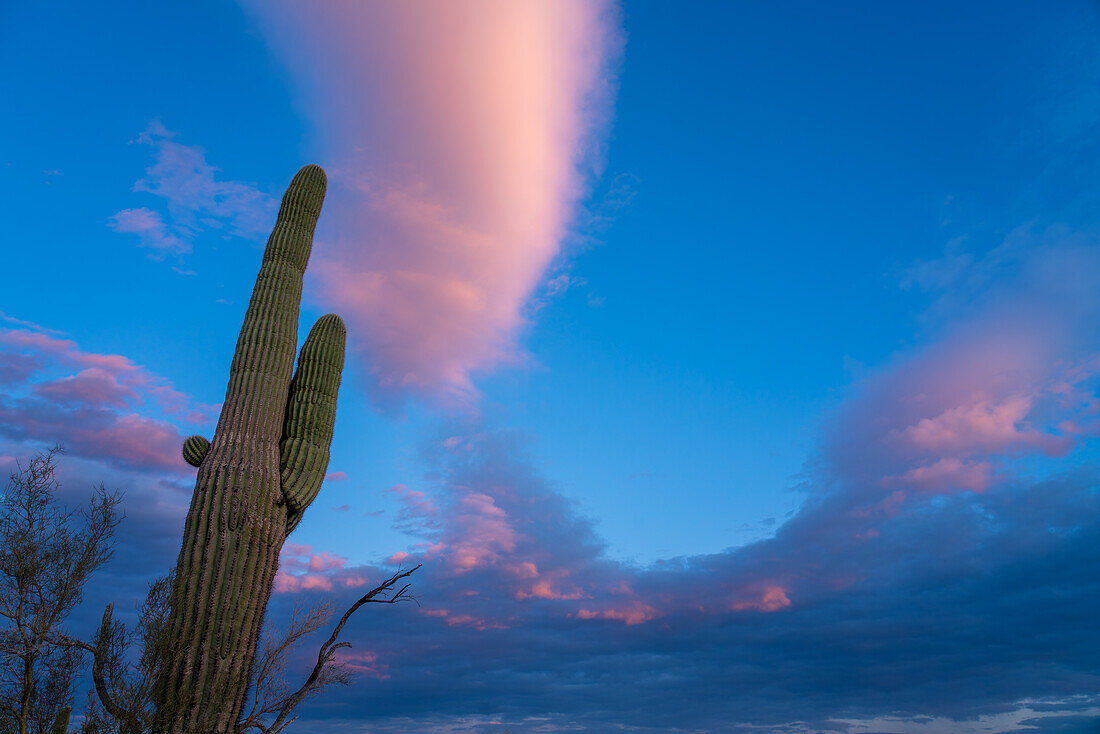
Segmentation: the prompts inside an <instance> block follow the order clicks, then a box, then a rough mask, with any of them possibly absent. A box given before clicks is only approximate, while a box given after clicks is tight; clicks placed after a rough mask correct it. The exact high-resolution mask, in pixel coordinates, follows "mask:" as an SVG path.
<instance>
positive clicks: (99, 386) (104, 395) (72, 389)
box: [34, 367, 138, 408]
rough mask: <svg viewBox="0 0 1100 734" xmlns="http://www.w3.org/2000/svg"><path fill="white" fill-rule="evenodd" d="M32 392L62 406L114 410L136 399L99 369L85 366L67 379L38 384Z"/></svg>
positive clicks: (115, 378)
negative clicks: (88, 406)
mask: <svg viewBox="0 0 1100 734" xmlns="http://www.w3.org/2000/svg"><path fill="white" fill-rule="evenodd" d="M34 391H35V392H36V393H37V394H39V395H42V396H44V397H47V398H50V399H53V400H57V401H59V402H63V403H85V404H88V405H110V406H114V407H116V408H124V407H126V403H127V401H130V400H136V399H138V394H137V393H136V392H134V391H133V390H132V389H130V388H129V387H126V386H125V385H123V384H121V383H120V382H119V381H118V378H117V377H116V376H115V375H113V374H111V373H110V372H108V371H107V370H104V369H101V368H99V367H89V368H88V369H86V370H81V371H80V372H78V373H77V374H75V375H70V376H69V377H62V378H60V379H57V380H51V381H49V382H42V383H38V384H37V385H35V386H34Z"/></svg>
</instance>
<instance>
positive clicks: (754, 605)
mask: <svg viewBox="0 0 1100 734" xmlns="http://www.w3.org/2000/svg"><path fill="white" fill-rule="evenodd" d="M790 605H791V600H790V599H789V598H787V590H786V589H784V588H783V587H782V586H768V587H766V588H765V589H764V591H763V592H762V593H761V594H760V596H759V597H758V598H756V599H748V600H745V601H738V602H734V603H733V604H732V605H731V606H730V608H731V609H733V610H734V611H744V610H746V609H755V610H756V611H758V612H777V611H779V610H780V609H786V608H787V607H789V606H790Z"/></svg>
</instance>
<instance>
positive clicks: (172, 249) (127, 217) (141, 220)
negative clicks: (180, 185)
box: [107, 207, 191, 260]
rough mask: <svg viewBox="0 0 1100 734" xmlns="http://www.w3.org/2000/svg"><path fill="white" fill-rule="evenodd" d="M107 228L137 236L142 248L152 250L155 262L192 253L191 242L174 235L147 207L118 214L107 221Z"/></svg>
mask: <svg viewBox="0 0 1100 734" xmlns="http://www.w3.org/2000/svg"><path fill="white" fill-rule="evenodd" d="M107 226H109V227H110V228H111V229H113V230H114V231H115V232H122V233H124V234H134V235H137V237H138V242H139V244H140V246H141V247H147V248H149V249H150V250H152V253H151V254H150V255H149V256H150V257H151V258H153V259H154V260H163V259H164V258H165V256H167V255H186V254H187V253H189V252H191V243H190V242H187V241H186V240H184V239H182V238H180V237H178V236H176V235H175V234H173V233H172V231H171V230H170V229H169V228H168V225H167V224H165V223H164V219H163V218H162V217H161V215H160V214H159V213H157V212H155V211H152V210H150V209H146V208H145V207H141V208H139V209H123V210H122V211H119V212H116V213H115V214H113V215H111V217H110V219H108V220H107Z"/></svg>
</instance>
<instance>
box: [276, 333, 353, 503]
mask: <svg viewBox="0 0 1100 734" xmlns="http://www.w3.org/2000/svg"><path fill="white" fill-rule="evenodd" d="M346 334H347V332H346V330H345V328H344V322H343V321H341V320H340V317H339V316H337V315H336V314H327V315H325V316H322V317H321V318H320V319H318V320H317V323H316V324H314V326H313V328H312V329H311V330H310V332H309V336H308V337H306V341H305V344H303V345H302V352H301V354H300V355H299V356H298V370H297V372H295V374H294V379H293V380H291V383H290V395H289V398H288V399H287V405H286V420H285V422H284V424H283V440H282V442H281V443H280V454H281V474H280V478H281V483H282V487H283V497H284V499H285V500H286V504H287V513H288V515H289V516H291V517H293V518H294V520H295V525H296V524H297V520H298V519H299V518H300V517H301V513H302V512H304V511H305V509H306V507H308V506H309V504H310V503H311V502H313V499H314V498H315V497H316V496H317V492H318V491H320V489H321V482H323V481H324V479H325V470H326V469H327V468H328V460H329V445H330V444H331V443H332V428H333V424H334V423H335V421H336V396H337V393H338V392H339V390H340V373H341V371H342V370H343V367H344V341H345V338H346Z"/></svg>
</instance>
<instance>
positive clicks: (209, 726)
mask: <svg viewBox="0 0 1100 734" xmlns="http://www.w3.org/2000/svg"><path fill="white" fill-rule="evenodd" d="M324 192H325V175H324V172H323V171H322V170H321V169H320V168H319V167H317V166H307V167H305V168H303V169H302V170H301V171H299V172H298V174H297V175H296V176H295V177H294V181H293V182H292V183H291V185H290V188H289V189H288V190H287V192H286V195H285V196H284V197H283V202H282V207H281V208H280V210H279V215H278V219H277V221H276V224H275V228H274V230H273V231H272V233H271V237H270V239H269V240H268V244H267V249H266V251H265V253H264V258H263V264H262V265H261V267H260V272H259V275H258V276H257V278H256V285H255V288H254V289H253V292H252V299H251V301H250V302H249V306H248V310H247V312H246V313H245V318H244V324H243V326H242V327H241V333H240V336H239V337H238V339H237V347H236V352H235V354H234V356H233V362H232V365H231V367H230V374H229V383H228V386H227V388H226V394H225V402H224V403H223V405H222V411H221V417H220V418H219V420H218V427H217V430H216V431H215V433H214V439H213V441H212V442H211V443H209V444H207V443H206V442H205V440H204V439H202V438H200V437H192V438H190V439H188V440H187V442H186V443H185V444H184V449H183V451H184V457H185V458H186V459H187V461H188V462H189V463H191V464H195V465H197V466H198V467H199V471H198V477H197V479H196V484H195V492H194V495H193V496H192V499H191V507H190V509H189V511H188V513H187V520H186V524H185V527H184V534H183V545H182V548H181V550H180V555H179V560H178V562H177V566H176V576H175V587H174V589H173V594H172V611H171V616H170V620H169V623H168V629H169V634H170V639H171V640H172V642H173V644H174V647H175V652H174V655H173V658H172V664H171V665H170V666H167V667H166V669H165V670H164V671H162V673H161V675H160V677H159V679H158V682H157V686H156V689H155V696H156V705H157V719H158V720H157V724H156V730H157V731H158V732H164V733H165V734H196V733H197V732H204V733H205V732H232V731H233V730H234V728H235V725H236V722H237V719H238V717H239V715H240V712H241V710H242V708H243V706H244V700H245V695H246V694H247V692H248V688H249V684H250V680H251V674H252V664H253V658H254V656H255V652H256V645H257V642H258V640H259V635H260V628H261V626H262V624H263V618H264V612H265V610H266V608H267V602H268V599H269V597H270V595H271V587H272V584H273V583H274V579H275V573H276V571H277V568H278V560H279V551H280V549H281V548H282V545H283V542H284V541H285V539H286V535H287V533H288V532H289V531H290V530H291V529H293V526H294V525H295V524H297V521H298V519H299V518H300V517H301V513H302V512H303V511H304V509H305V506H306V505H308V503H309V501H311V500H312V499H313V497H314V496H315V495H316V493H317V489H318V488H319V487H320V482H321V479H322V478H323V476H324V472H325V469H326V467H327V464H328V450H329V448H328V447H329V441H330V440H331V437H332V422H333V420H334V418H335V407H336V392H337V388H338V386H339V380H340V369H341V367H342V365H343V356H344V328H343V323H342V322H341V321H340V320H339V318H338V317H335V316H331V315H330V316H326V317H323V318H322V319H321V320H320V321H318V323H317V325H316V326H315V327H314V328H313V330H312V331H311V332H310V336H309V338H308V339H307V340H306V345H305V346H304V347H303V349H302V356H301V357H300V358H299V365H298V374H297V375H295V376H294V378H293V381H292V379H291V376H292V371H293V368H294V351H295V346H296V344H297V335H298V305H299V301H300V299H301V293H302V275H303V272H304V271H305V268H306V264H307V262H308V260H309V253H310V249H311V247H312V242H313V228H314V225H315V224H316V221H317V217H318V215H319V214H320V209H321V203H322V200H323V198H324ZM306 390H310V391H311V392H310V393H309V394H305V393H304V391H306ZM288 403H289V405H290V406H291V410H290V411H289V412H290V415H288ZM311 409H312V410H314V411H316V414H314V413H311V412H310V411H311ZM303 412H304V413H308V414H309V415H307V418H316V420H302V419H301V414H302V413H303ZM295 416H297V418H295ZM292 423H295V424H296V425H297V424H308V425H306V427H305V429H297V430H298V433H297V434H296V433H294V430H296V429H294V428H292V426H291V424H292ZM288 429H290V430H291V433H290V434H289V435H288V434H287V430H288ZM299 434H300V435H299ZM314 444H323V445H314ZM291 447H293V448H294V451H292V452H291V453H292V454H293V456H284V453H283V450H284V448H291ZM307 449H308V450H307ZM287 476H294V477H299V478H300V481H299V484H300V485H301V486H296V487H295V488H293V489H292V488H288V487H287V482H286V481H285V480H284V478H285V477H287Z"/></svg>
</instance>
